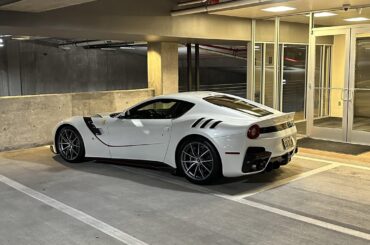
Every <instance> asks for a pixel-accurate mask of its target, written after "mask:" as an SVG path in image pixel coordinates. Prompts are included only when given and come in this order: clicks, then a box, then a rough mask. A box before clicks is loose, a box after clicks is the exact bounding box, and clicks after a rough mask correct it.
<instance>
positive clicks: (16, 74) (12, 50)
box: [6, 40, 22, 96]
mask: <svg viewBox="0 0 370 245" xmlns="http://www.w3.org/2000/svg"><path fill="white" fill-rule="evenodd" d="M6 51H7V60H8V83H9V84H8V90H9V95H10V96H15V95H22V83H21V71H20V58H19V42H18V41H15V40H11V41H8V42H7V43H6Z"/></svg>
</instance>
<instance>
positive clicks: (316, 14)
mask: <svg viewBox="0 0 370 245" xmlns="http://www.w3.org/2000/svg"><path fill="white" fill-rule="evenodd" d="M336 15H338V14H336V13H333V12H319V13H314V16H315V17H317V18H321V17H330V16H336ZM306 16H307V17H310V15H309V14H308V15H306Z"/></svg>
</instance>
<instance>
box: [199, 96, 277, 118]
mask: <svg viewBox="0 0 370 245" xmlns="http://www.w3.org/2000/svg"><path fill="white" fill-rule="evenodd" d="M204 100H205V101H208V102H209V103H212V104H214V105H218V106H222V107H226V108H230V109H233V110H237V111H240V112H244V113H247V114H249V115H252V116H255V117H264V116H268V115H271V114H273V113H272V112H270V111H267V110H265V109H263V108H261V107H258V106H256V105H253V104H251V103H248V102H247V101H245V100H242V99H238V98H234V97H230V96H226V95H219V96H209V97H206V98H204Z"/></svg>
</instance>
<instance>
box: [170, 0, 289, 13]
mask: <svg viewBox="0 0 370 245" xmlns="http://www.w3.org/2000/svg"><path fill="white" fill-rule="evenodd" d="M288 1H291V0H237V1H229V2H224V3H218V4H212V5H206V6H201V7H196V8H188V9H182V10H174V11H172V12H171V15H172V16H182V15H190V14H201V13H211V12H215V11H221V10H230V9H236V8H243V7H252V6H258V5H265V4H270V3H280V2H288Z"/></svg>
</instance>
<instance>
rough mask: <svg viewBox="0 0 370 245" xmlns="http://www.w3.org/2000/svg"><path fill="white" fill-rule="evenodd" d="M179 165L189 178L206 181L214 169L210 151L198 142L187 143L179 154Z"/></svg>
mask: <svg viewBox="0 0 370 245" xmlns="http://www.w3.org/2000/svg"><path fill="white" fill-rule="evenodd" d="M181 165H182V168H183V170H184V172H185V174H186V175H187V176H188V177H189V178H191V179H193V180H197V181H202V180H206V179H207V178H208V177H209V176H210V175H211V174H212V171H213V168H214V160H213V156H212V152H211V149H210V148H209V147H208V146H207V145H205V144H202V143H200V142H191V143H188V144H187V145H185V147H184V148H183V150H182V152H181Z"/></svg>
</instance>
